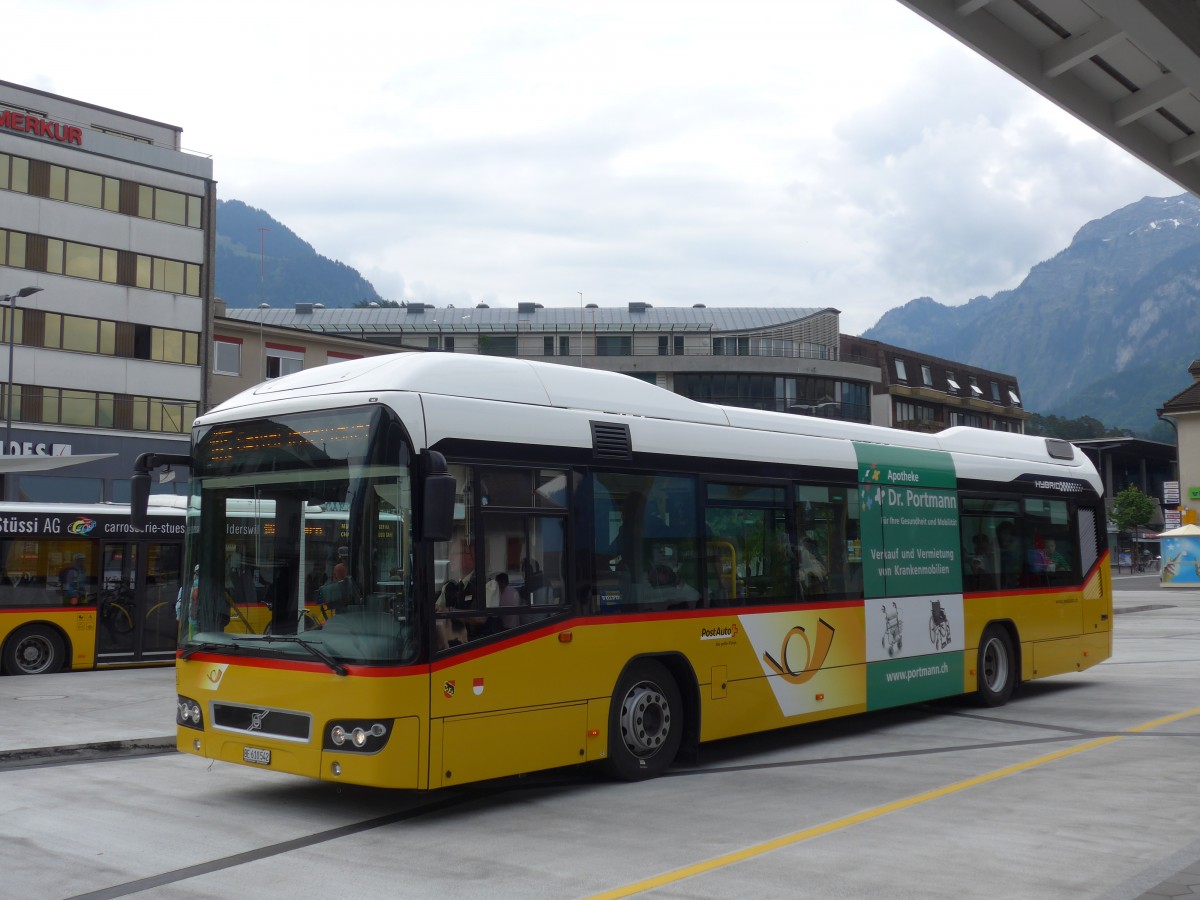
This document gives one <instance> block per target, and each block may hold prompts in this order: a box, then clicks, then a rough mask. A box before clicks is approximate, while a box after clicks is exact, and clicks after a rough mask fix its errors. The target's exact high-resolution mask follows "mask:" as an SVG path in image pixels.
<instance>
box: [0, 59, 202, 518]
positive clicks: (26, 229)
mask: <svg viewBox="0 0 1200 900" xmlns="http://www.w3.org/2000/svg"><path fill="white" fill-rule="evenodd" d="M0 198H2V200H3V202H2V203H0V295H3V296H5V297H7V298H10V299H8V300H7V301H6V302H4V303H3V304H2V305H0V306H2V308H0V316H2V317H3V323H2V325H0V329H2V331H3V337H4V342H3V346H4V349H3V351H2V352H3V353H4V354H5V357H4V359H3V363H2V364H0V365H3V368H0V372H3V373H5V375H6V379H5V384H4V387H3V391H2V393H0V409H2V410H3V411H4V413H5V423H4V426H5V435H4V442H3V448H2V449H3V453H4V455H5V456H8V457H18V456H24V457H29V456H46V455H56V456H66V455H70V456H79V457H82V458H87V460H88V461H85V462H80V463H79V464H78V465H73V466H69V467H65V468H58V469H55V470H53V471H37V466H36V461H34V463H33V464H31V467H29V468H26V469H23V470H22V471H18V472H13V471H9V472H8V474H6V475H5V477H4V482H5V483H4V498H5V499H8V500H39V501H70V502H95V501H102V500H122V499H124V498H126V497H127V496H128V478H129V474H130V471H131V469H132V463H133V459H134V458H135V457H136V455H137V454H138V453H140V452H143V451H146V450H153V451H159V452H164V453H178V452H186V449H187V444H188V437H189V429H190V427H191V423H192V419H193V418H194V417H195V416H196V415H197V414H198V413H199V412H200V411H201V410H202V409H204V408H205V405H206V402H207V397H206V396H205V390H206V384H205V377H204V372H205V370H206V368H207V364H208V354H209V353H210V352H211V345H212V342H211V340H210V334H211V332H210V330H209V325H208V311H209V309H210V307H211V298H212V293H213V291H212V285H213V255H214V247H215V237H214V235H215V230H214V211H215V205H216V184H215V182H214V181H213V163H212V160H211V159H210V158H208V157H206V156H202V155H198V154H195V153H191V152H188V151H185V150H184V149H183V147H182V130H181V129H180V128H179V127H177V126H174V125H167V124H163V123H161V122H155V121H151V120H149V119H145V118H141V117H139V116H136V115H131V114H128V113H123V112H117V111H115V110H111V109H106V108H105V107H102V106H96V105H94V104H91V103H86V102H83V101H79V100H72V99H68V98H66V97H60V96H56V95H54V94H49V93H46V92H43V91H38V90H34V89H32V88H28V87H22V86H20V85H16V84H11V83H8V82H3V81H0ZM30 288H35V289H37V290H36V292H32V293H30V292H28V290H27V289H30ZM23 292H24V293H26V294H27V295H26V296H19V295H20V294H22V293H23ZM10 354H11V355H10ZM98 457H103V458H98ZM8 463H9V465H8V466H7V468H8V469H10V470H11V469H12V468H13V467H14V466H13V465H12V463H13V460H11V459H10V460H8ZM185 481H186V475H185V476H184V477H183V478H182V479H181V481H180V485H181V486H182V483H183V482H185ZM159 489H160V490H167V491H170V490H175V489H176V488H175V487H174V486H172V485H170V484H166V485H163V486H162V487H161V488H159Z"/></svg>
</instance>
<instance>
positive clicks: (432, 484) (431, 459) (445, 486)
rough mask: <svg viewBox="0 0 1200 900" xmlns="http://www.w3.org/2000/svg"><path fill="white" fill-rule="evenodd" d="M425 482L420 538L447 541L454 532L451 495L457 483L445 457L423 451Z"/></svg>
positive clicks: (452, 498)
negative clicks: (450, 472)
mask: <svg viewBox="0 0 1200 900" xmlns="http://www.w3.org/2000/svg"><path fill="white" fill-rule="evenodd" d="M425 457H426V465H425V483H424V485H423V487H422V492H421V533H420V537H421V540H424V541H448V540H450V537H451V535H452V534H453V533H454V495H455V492H456V490H457V485H456V483H455V481H454V476H453V475H451V474H449V471H448V470H447V467H446V457H444V456H442V454H440V453H438V452H437V451H436V450H427V451H426V452H425Z"/></svg>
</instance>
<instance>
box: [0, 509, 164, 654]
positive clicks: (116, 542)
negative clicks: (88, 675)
mask: <svg viewBox="0 0 1200 900" xmlns="http://www.w3.org/2000/svg"><path fill="white" fill-rule="evenodd" d="M182 501H183V498H182V497H180V498H174V497H157V496H156V497H155V498H154V503H153V505H152V506H151V507H150V510H149V512H150V515H149V516H148V518H147V520H146V521H145V523H144V525H143V527H142V530H141V531H135V530H134V528H133V527H132V524H131V521H130V508H129V506H128V505H122V504H115V503H100V504H82V505H81V504H66V503H18V502H8V503H0V669H2V670H3V672H4V673H5V674H9V675H40V674H46V673H51V672H58V671H61V670H63V669H91V668H95V667H104V666H127V665H153V664H159V665H170V664H171V663H173V662H174V661H175V638H176V631H177V629H178V624H177V622H176V619H175V601H176V599H177V598H178V596H179V585H180V580H179V575H180V571H181V569H180V565H181V560H182V557H183V529H184V514H183V507H182Z"/></svg>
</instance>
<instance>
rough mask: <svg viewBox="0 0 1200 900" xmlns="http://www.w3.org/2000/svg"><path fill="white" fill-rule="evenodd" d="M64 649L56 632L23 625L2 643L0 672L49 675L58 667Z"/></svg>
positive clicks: (37, 626) (38, 626)
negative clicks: (2, 668) (2, 663)
mask: <svg viewBox="0 0 1200 900" xmlns="http://www.w3.org/2000/svg"><path fill="white" fill-rule="evenodd" d="M65 660H66V650H65V649H64V647H63V642H62V638H60V637H59V636H58V634H57V632H55V631H53V630H52V629H50V628H47V627H46V626H45V625H27V626H26V627H24V628H20V629H18V630H17V631H15V632H14V633H13V635H12V637H10V638H9V639H8V643H7V644H5V645H4V671H5V672H7V673H8V674H9V675H49V674H51V673H54V672H58V671H61V670H62V667H63V662H64V661H65Z"/></svg>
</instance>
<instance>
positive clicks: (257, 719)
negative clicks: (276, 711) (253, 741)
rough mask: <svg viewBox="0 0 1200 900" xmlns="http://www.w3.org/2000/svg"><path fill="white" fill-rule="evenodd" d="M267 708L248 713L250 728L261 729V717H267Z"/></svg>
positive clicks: (252, 729)
mask: <svg viewBox="0 0 1200 900" xmlns="http://www.w3.org/2000/svg"><path fill="white" fill-rule="evenodd" d="M269 712H270V710H269V709H260V710H258V711H257V712H252V713H250V730H251V731H262V723H263V719H265V718H266V717H267V714H268V713H269Z"/></svg>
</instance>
